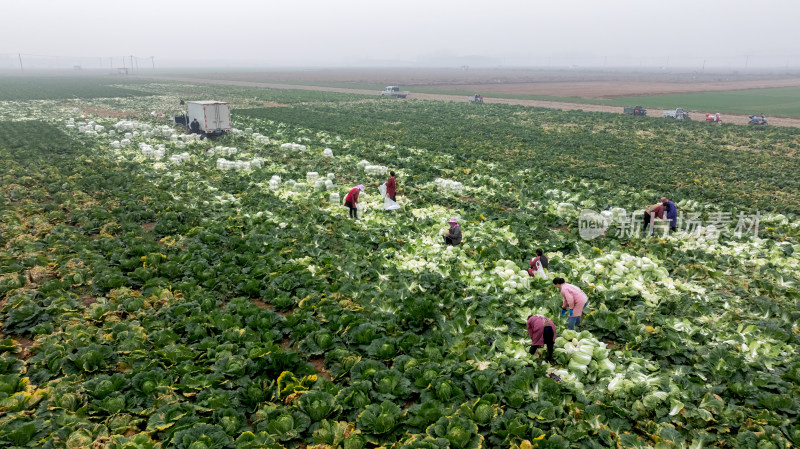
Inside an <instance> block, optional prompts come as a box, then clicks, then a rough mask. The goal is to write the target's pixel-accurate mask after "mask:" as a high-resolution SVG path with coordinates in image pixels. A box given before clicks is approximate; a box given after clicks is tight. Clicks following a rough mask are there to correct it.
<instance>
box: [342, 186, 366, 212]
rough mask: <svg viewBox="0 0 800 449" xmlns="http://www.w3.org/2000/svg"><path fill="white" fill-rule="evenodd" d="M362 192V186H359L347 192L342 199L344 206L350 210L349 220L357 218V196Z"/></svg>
mask: <svg viewBox="0 0 800 449" xmlns="http://www.w3.org/2000/svg"><path fill="white" fill-rule="evenodd" d="M363 191H364V185H363V184H359V185H357V186H355V187H353V188H352V189H350V191H349V192H347V196H346V197H344V205H345V206H347V207H349V208H350V218H358V209H357V204H358V194H359V193H361V192H363Z"/></svg>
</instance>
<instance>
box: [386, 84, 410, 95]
mask: <svg viewBox="0 0 800 449" xmlns="http://www.w3.org/2000/svg"><path fill="white" fill-rule="evenodd" d="M409 93H410V92H409V91H407V90H400V88H399V87H397V86H386V87H384V88H383V90H382V91H381V97H394V98H405V97H407V96H408V94H409Z"/></svg>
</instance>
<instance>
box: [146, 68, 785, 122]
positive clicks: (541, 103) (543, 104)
mask: <svg viewBox="0 0 800 449" xmlns="http://www.w3.org/2000/svg"><path fill="white" fill-rule="evenodd" d="M141 78H148V79H158V80H168V81H180V82H185V83H206V84H216V85H223V86H246V87H264V88H269V89H297V90H312V91H319V92H339V93H348V94H362V95H376V96H377V93H376V91H374V90H364V89H346V88H340V87H322V86H305V85H296V84H280V83H260V82H254V81H236V80H220V79H208V78H190V77H178V76H141ZM408 98H409V99H418V100H432V101H453V102H459V103H462V102H466V101H467V97H466V96H461V95H443V94H425V93H413V92H412V93H411V95H409V96H408ZM398 101H402V100H398ZM484 102H485V103H500V104H512V105H520V106H534V107H540V108H549V109H561V110H564V111H574V110H577V109H581V110H584V111H592V112H613V113H617V114H621V113H622V108H621V107H619V106H608V105H600V104H589V103H565V102H559V101H545V100H520V99H513V98H499V97H497V98H492V97H484ZM660 113H661V111H660V110H655V111H653V113H652V114H651V115H655V116H658V115H660ZM690 114H691V116H692V119H693V120H700V121H703V120H705V111H704V112H702V113H701V112H698V111H690ZM767 120H768V121H769V125H770V126H791V127H795V128H800V118H788V117H767ZM722 121H723V122H724V123H733V124H736V125H746V124H747V122H748V121H749V118H748V117H747V116H746V115H732V114H724V115H723V116H722Z"/></svg>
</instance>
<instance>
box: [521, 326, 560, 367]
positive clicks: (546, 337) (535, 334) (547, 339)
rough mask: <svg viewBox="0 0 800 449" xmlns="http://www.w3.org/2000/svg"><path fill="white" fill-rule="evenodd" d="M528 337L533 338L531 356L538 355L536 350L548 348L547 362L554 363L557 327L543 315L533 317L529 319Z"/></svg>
mask: <svg viewBox="0 0 800 449" xmlns="http://www.w3.org/2000/svg"><path fill="white" fill-rule="evenodd" d="M528 335H530V336H531V349H530V350H529V351H528V352H530V353H531V355H533V354H536V350H537V349H539V348H541V347H542V346H545V345H546V346H547V358H546V359H545V360H547V361H548V362H550V363H552V362H553V344H554V343H555V342H556V325H555V324H553V322H552V321H551V320H550V319H549V318H547V317H544V316H542V315H531V316H529V317H528Z"/></svg>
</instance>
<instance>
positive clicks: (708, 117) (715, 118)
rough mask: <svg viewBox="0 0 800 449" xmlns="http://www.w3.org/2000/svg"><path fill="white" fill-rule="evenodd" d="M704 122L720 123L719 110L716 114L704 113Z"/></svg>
mask: <svg viewBox="0 0 800 449" xmlns="http://www.w3.org/2000/svg"><path fill="white" fill-rule="evenodd" d="M706 122H708V123H722V118H721V117H720V116H719V112H717V113H716V114H706Z"/></svg>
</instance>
